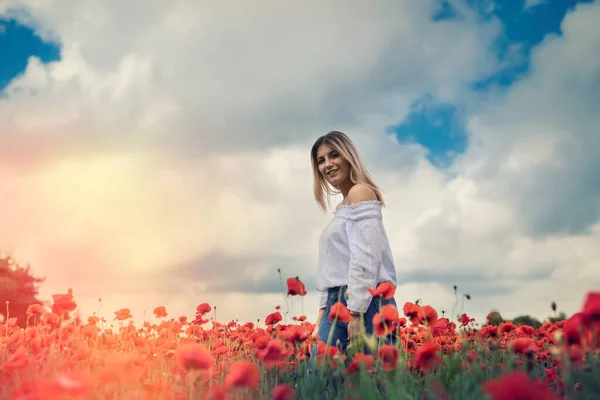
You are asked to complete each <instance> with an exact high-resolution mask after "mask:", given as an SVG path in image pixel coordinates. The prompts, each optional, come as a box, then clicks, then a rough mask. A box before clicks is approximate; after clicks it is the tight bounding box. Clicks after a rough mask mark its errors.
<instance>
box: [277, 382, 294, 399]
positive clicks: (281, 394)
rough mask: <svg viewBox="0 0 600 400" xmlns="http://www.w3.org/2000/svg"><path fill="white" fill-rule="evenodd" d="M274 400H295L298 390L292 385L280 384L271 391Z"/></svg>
mask: <svg viewBox="0 0 600 400" xmlns="http://www.w3.org/2000/svg"><path fill="white" fill-rule="evenodd" d="M271 394H272V395H273V400H293V399H295V398H296V391H295V390H294V388H292V387H291V386H290V385H287V384H285V383H282V384H279V385H277V386H275V387H274V388H273V390H272V391H271Z"/></svg>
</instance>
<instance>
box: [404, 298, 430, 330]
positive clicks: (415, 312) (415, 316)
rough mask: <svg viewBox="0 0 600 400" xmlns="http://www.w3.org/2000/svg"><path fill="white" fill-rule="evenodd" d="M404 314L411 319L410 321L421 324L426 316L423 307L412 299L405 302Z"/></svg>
mask: <svg viewBox="0 0 600 400" xmlns="http://www.w3.org/2000/svg"><path fill="white" fill-rule="evenodd" d="M403 311H404V315H405V316H406V317H407V318H408V319H410V323H411V324H413V325H419V324H421V323H422V322H423V318H424V317H425V315H424V312H423V309H422V308H421V307H420V306H418V305H416V304H413V303H411V302H410V301H407V302H406V303H404V308H403Z"/></svg>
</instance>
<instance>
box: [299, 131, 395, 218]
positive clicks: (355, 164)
mask: <svg viewBox="0 0 600 400" xmlns="http://www.w3.org/2000/svg"><path fill="white" fill-rule="evenodd" d="M321 145H326V146H330V147H331V148H332V149H334V150H335V151H337V152H338V153H339V154H340V155H341V156H342V157H344V158H345V159H346V160H347V161H348V162H349V163H350V181H351V182H352V183H354V184H357V183H362V184H364V185H366V186H369V187H370V188H371V189H373V191H374V192H375V195H376V196H377V199H378V200H379V201H380V202H381V205H382V206H384V205H385V203H384V201H383V196H382V195H381V189H379V187H378V186H377V185H376V184H375V183H374V182H373V179H372V178H371V175H370V174H369V171H368V170H367V167H366V166H365V164H364V163H363V162H362V160H361V158H360V156H359V155H358V151H357V150H356V146H354V143H352V141H351V140H350V138H349V137H348V136H346V134H344V133H342V132H339V131H331V132H329V133H328V134H326V135H323V136H321V137H320V138H318V139H317V140H316V141H315V143H314V144H313V146H312V149H311V151H310V158H311V164H312V170H313V177H314V186H313V191H314V196H315V200H316V201H317V204H318V205H319V207H320V208H321V209H322V210H323V211H324V212H327V207H326V205H325V196H324V194H325V193H327V204H329V206H331V202H330V201H331V197H330V196H332V195H337V194H340V193H341V192H340V191H339V190H334V189H332V187H331V186H330V185H329V183H328V182H327V181H326V180H325V178H323V176H322V175H321V173H320V172H319V164H318V161H317V150H318V149H319V146H321Z"/></svg>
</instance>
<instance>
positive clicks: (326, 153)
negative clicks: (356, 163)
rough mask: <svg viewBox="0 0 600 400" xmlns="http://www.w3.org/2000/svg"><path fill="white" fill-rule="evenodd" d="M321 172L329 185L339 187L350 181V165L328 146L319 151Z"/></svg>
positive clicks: (318, 159)
mask: <svg viewBox="0 0 600 400" xmlns="http://www.w3.org/2000/svg"><path fill="white" fill-rule="evenodd" d="M317 165H318V166H319V172H320V173H321V175H322V176H323V177H324V178H325V180H326V181H327V182H329V184H331V186H333V187H338V186H340V185H341V184H343V183H344V182H346V181H347V180H349V179H350V168H351V167H350V163H349V162H348V161H347V160H346V159H345V158H344V157H342V155H341V154H339V153H338V152H337V151H335V150H334V149H333V148H331V147H329V146H328V145H326V144H322V145H320V146H319V148H318V149H317Z"/></svg>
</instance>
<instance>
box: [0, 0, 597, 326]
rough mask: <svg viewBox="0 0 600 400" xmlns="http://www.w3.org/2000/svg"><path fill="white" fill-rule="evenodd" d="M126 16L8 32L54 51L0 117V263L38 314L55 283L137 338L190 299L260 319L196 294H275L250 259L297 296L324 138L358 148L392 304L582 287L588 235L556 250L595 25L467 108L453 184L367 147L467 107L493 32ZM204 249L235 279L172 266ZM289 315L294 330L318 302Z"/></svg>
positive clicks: (107, 13) (564, 295)
mask: <svg viewBox="0 0 600 400" xmlns="http://www.w3.org/2000/svg"><path fill="white" fill-rule="evenodd" d="M134 4H135V3H134V2H128V3H127V5H126V6H123V4H122V3H121V2H108V1H107V2H105V1H102V2H100V1H99V2H86V3H85V4H84V3H70V2H69V3H65V2H58V1H57V2H51V1H47V2H37V3H27V4H26V6H27V9H28V10H29V12H30V13H31V15H33V19H31V18H29V17H27V16H26V15H25V14H23V15H25V16H23V15H21V16H20V18H22V20H24V21H30V22H31V23H32V24H33V26H35V27H36V28H37V29H38V31H39V32H40V33H41V34H42V35H43V36H44V37H49V38H58V39H59V40H60V42H61V43H62V44H63V51H62V59H61V61H60V62H56V63H52V64H49V65H43V64H40V63H39V61H37V60H36V59H35V58H32V59H31V60H30V62H29V65H28V69H27V71H26V73H25V74H24V76H23V77H22V78H20V79H18V80H15V81H14V82H13V83H12V84H11V86H9V88H8V89H7V94H8V95H9V98H8V99H6V100H2V107H1V108H0V121H1V124H2V128H3V129H2V132H3V136H2V137H1V138H0V166H2V168H0V178H1V180H2V181H3V182H6V184H4V185H3V186H1V187H0V198H3V199H5V204H8V205H9V207H6V208H3V209H2V210H0V219H1V220H2V221H6V223H5V224H4V225H3V226H2V227H0V246H1V247H3V248H6V249H9V250H13V252H14V253H15V256H16V257H17V258H18V259H19V260H23V262H31V264H32V267H33V269H34V271H36V272H38V273H41V274H44V275H48V281H47V283H46V284H45V286H44V287H43V291H42V294H43V295H46V296H48V295H49V294H50V293H52V292H60V291H66V288H67V287H69V286H73V289H74V290H75V294H76V295H77V297H78V299H80V303H81V305H82V308H83V309H84V310H86V311H87V312H88V313H89V312H90V311H89V310H93V309H95V307H96V302H97V298H98V297H102V298H103V302H104V308H103V310H105V312H108V314H110V313H112V311H114V310H116V309H118V308H121V307H130V308H131V309H132V311H133V313H134V315H135V316H136V318H137V319H140V318H141V315H142V313H143V310H144V309H145V310H147V312H151V310H152V309H153V308H154V307H155V306H157V305H165V306H167V309H168V310H170V312H172V313H174V314H183V313H185V314H187V315H188V316H191V314H192V313H193V310H194V309H195V307H196V305H197V304H198V303H200V302H204V301H209V302H211V303H212V304H216V305H217V306H218V309H219V312H218V316H219V319H220V318H223V319H233V318H240V319H243V320H255V319H257V318H261V319H264V316H265V315H266V314H268V313H269V312H271V310H272V307H273V306H274V305H275V304H276V303H283V297H282V296H283V295H274V294H265V295H260V294H249V293H238V292H237V290H238V289H235V290H234V289H232V293H222V292H220V293H215V292H214V290H212V291H211V284H212V283H214V279H215V276H219V275H220V276H225V277H227V279H231V280H232V281H233V280H237V281H241V282H246V281H248V282H249V284H250V281H251V280H252V278H254V279H256V278H257V277H261V278H262V277H268V278H269V279H271V280H273V279H272V278H273V276H274V274H276V271H274V270H269V269H268V268H267V265H266V264H268V263H265V264H262V262H263V261H264V260H274V261H273V263H278V262H287V261H285V260H289V264H287V265H281V266H280V268H282V270H283V273H284V279H285V277H287V276H296V275H299V276H301V277H302V278H303V279H305V280H306V282H307V284H309V285H312V279H313V276H314V271H315V268H316V243H317V239H318V236H319V233H320V230H321V229H322V227H323V226H324V224H326V222H327V220H328V218H329V216H330V215H322V214H321V213H320V212H319V210H318V208H317V206H316V204H315V202H314V200H313V199H312V186H311V185H312V182H311V171H310V164H309V150H310V145H311V144H312V141H313V140H314V139H316V137H317V136H318V135H320V134H322V133H325V132H326V131H327V130H330V129H341V130H343V131H346V132H348V133H349V134H350V135H351V137H352V138H353V139H355V142H356V143H357V145H358V146H359V148H360V149H361V152H362V155H363V156H364V159H365V160H366V162H367V163H368V165H369V166H370V169H371V170H372V172H373V174H374V176H375V177H376V180H377V182H378V183H379V184H380V185H381V186H382V187H383V189H384V193H385V195H386V201H387V203H388V206H387V208H386V209H385V221H386V226H387V229H388V233H389V236H390V240H391V242H392V247H393V250H394V257H395V259H396V261H397V267H398V275H399V279H400V283H401V286H400V288H399V290H398V295H397V300H398V302H399V303H400V304H402V303H403V302H404V301H414V300H416V298H421V299H422V301H424V302H426V303H430V304H431V305H433V306H435V307H436V308H438V309H445V310H446V311H448V310H450V309H451V307H452V304H453V301H454V295H453V293H452V285H453V284H458V285H459V288H460V289H461V290H464V291H467V292H472V293H473V300H472V301H471V302H470V303H469V304H467V309H465V311H466V312H469V313H471V314H473V315H475V316H476V317H478V318H481V317H482V316H485V315H486V314H487V312H488V311H489V310H490V309H491V308H500V309H501V311H503V310H504V309H506V312H507V313H508V314H509V315H511V314H512V315H513V316H514V314H515V313H532V314H535V315H538V316H543V315H544V314H547V311H548V310H549V303H550V301H552V300H556V301H558V303H559V306H561V305H563V304H564V307H565V309H566V310H567V311H569V312H572V311H574V310H575V308H576V307H577V306H578V304H579V303H578V302H579V301H580V299H582V298H583V293H582V292H581V291H582V290H585V289H586V288H587V289H590V288H593V287H598V285H600V282H598V281H597V278H594V276H595V275H593V274H592V273H591V271H593V270H594V268H597V267H598V261H599V260H600V255H599V254H598V251H597V250H596V248H597V247H598V246H595V245H594V244H595V243H597V242H598V239H599V236H600V233H599V232H598V230H597V229H596V230H595V231H591V232H589V233H583V232H582V231H581V229H575V228H581V226H583V225H590V224H591V223H593V222H594V221H597V220H598V211H597V208H596V209H594V204H597V200H596V199H597V197H594V196H596V195H597V194H598V192H597V189H593V188H592V187H591V185H586V184H585V181H584V177H585V176H586V175H585V171H586V168H587V167H588V166H591V165H593V163H594V162H595V161H593V160H594V158H593V154H594V153H593V151H594V150H597V149H598V148H599V147H598V146H597V145H598V142H597V139H594V136H593V135H592V134H591V133H592V130H591V129H590V127H593V126H597V125H594V124H595V123H596V121H597V117H595V115H594V114H593V113H592V110H591V108H590V107H589V106H586V104H592V103H590V101H591V100H594V99H597V95H595V94H594V93H598V92H593V91H592V90H590V89H589V88H590V85H593V84H594V82H596V83H597V82H598V80H597V79H596V78H597V72H595V71H597V70H598V57H596V55H595V53H593V51H591V50H593V49H592V47H591V46H592V43H593V39H594V37H595V36H594V35H596V36H597V35H598V30H597V29H596V28H595V25H594V22H593V21H594V19H593V15H594V13H596V14H597V13H598V10H599V9H600V7H598V4H595V5H593V6H590V7H588V8H587V13H586V12H585V11H586V10H584V9H579V8H578V9H577V10H576V12H575V13H572V14H569V15H568V16H567V21H566V22H565V25H564V31H565V37H564V38H549V39H547V41H546V42H544V43H543V44H541V45H540V47H539V49H538V50H537V51H536V52H534V56H533V59H532V65H533V69H532V72H531V74H530V76H529V77H527V78H525V79H524V80H523V81H522V82H520V83H518V84H517V85H516V86H515V87H514V88H513V89H511V90H509V91H508V93H507V94H506V96H505V97H504V98H499V99H494V100H492V101H491V102H490V103H484V104H482V105H481V107H479V108H478V110H477V115H473V116H472V118H471V119H470V125H469V126H470V130H471V134H472V139H471V145H470V148H469V150H468V151H467V153H466V154H464V155H463V156H461V157H460V158H459V160H458V162H457V164H456V166H455V167H454V169H453V171H451V173H452V174H453V175H452V176H448V175H446V174H445V173H444V172H443V171H440V170H437V169H435V168H434V167H432V166H431V165H430V164H429V163H428V162H427V161H426V160H425V158H424V157H425V152H424V150H423V149H422V148H420V147H419V146H416V145H400V144H398V143H397V141H395V140H392V139H391V138H390V137H389V136H387V135H385V134H384V133H383V132H384V131H385V128H386V127H388V126H389V125H391V124H394V123H397V122H398V121H399V120H401V119H402V118H403V117H404V116H405V115H406V113H407V112H408V111H409V108H410V104H411V103H412V102H413V101H414V100H415V99H417V98H419V97H421V96H422V95H423V94H424V93H431V94H432V95H434V96H435V97H437V98H440V99H441V100H442V101H448V102H453V101H458V99H460V100H461V101H463V100H465V99H467V101H469V99H470V98H469V92H468V91H467V89H466V86H465V85H466V84H467V83H468V82H470V81H472V80H476V79H478V78H480V77H482V76H484V75H486V74H487V73H489V72H491V71H493V69H494V68H496V67H500V66H499V65H497V63H496V61H495V60H494V58H493V56H492V52H491V51H490V50H489V46H490V44H491V43H492V42H493V40H494V39H495V37H496V35H498V34H499V33H500V26H499V24H498V21H494V20H493V21H492V22H490V23H489V24H488V25H483V26H482V25H478V23H477V22H476V20H475V19H474V18H470V19H467V20H466V21H454V22H452V21H450V22H443V23H433V22H432V21H430V20H429V17H430V15H431V13H432V11H433V9H434V2H433V1H427V2H426V1H423V2H418V3H415V2H409V1H405V2H396V1H394V2H385V1H380V2H377V3H376V4H374V5H373V4H371V5H370V6H369V7H368V8H367V7H366V6H363V5H360V4H359V3H355V6H354V7H348V6H347V4H346V3H343V4H342V3H341V2H328V3H327V5H323V4H318V3H317V2H303V3H301V4H300V3H298V4H294V6H293V7H291V6H289V5H286V6H285V7H284V6H282V5H281V4H279V3H277V2H272V1H261V2H259V3H256V2H255V3H253V4H252V6H250V4H248V5H247V6H243V7H240V5H239V3H237V2H236V3H234V2H228V3H227V2H219V3H217V2H203V3H196V2H181V3H178V4H177V5H172V4H167V3H164V2H153V3H152V4H149V3H148V2H143V3H138V4H137V6H136V7H134ZM234 5H235V7H234ZM0 7H2V5H0ZM4 7H6V5H4ZM0 12H1V9H0ZM589 15H591V16H589ZM132 16H135V18H134V17H132ZM584 32H588V33H587V35H584V34H583V33H584ZM590 33H591V34H590ZM573 57H585V59H586V61H587V62H585V63H584V62H582V63H577V64H572V63H568V62H567V60H569V59H571V60H572V59H574V58H573ZM594 79H596V80H594ZM586 88H588V90H587V91H586V90H585V89H586ZM594 96H596V97H594ZM567 139H569V141H566V140H567ZM565 143H570V144H571V147H568V146H566V145H565ZM590 160H591V161H590ZM596 164H597V162H596ZM548 171H551V172H552V174H551V175H548V174H547V172H548ZM529 179H531V180H532V181H531V182H529V181H528V180H529ZM561 181H562V182H572V183H573V182H574V184H572V185H571V186H570V189H571V190H570V191H569V193H568V194H569V196H566V193H563V191H561V190H560V189H557V190H553V191H550V192H548V190H549V189H551V188H552V185H551V183H552V182H561ZM540 185H541V186H540ZM538 188H539V189H540V190H538ZM542 189H543V190H547V191H546V192H540V191H541V190H542ZM583 189H589V192H588V194H591V197H588V198H587V199H586V198H582V197H578V196H581V193H582V191H583ZM594 190H596V191H595V192H594ZM577 199H579V200H578V201H582V206H580V207H563V205H565V204H569V201H575V200H577ZM594 201H596V203H594ZM570 204H571V206H572V205H573V204H575V203H572V202H571V203H570ZM536 210H541V212H543V213H544V214H541V213H538V214H536V212H535V211H536ZM577 210H579V211H581V212H584V211H585V215H584V216H583V217H582V220H581V221H583V222H585V223H582V222H581V221H579V222H578V221H577V219H576V218H573V215H574V214H573V213H576V212H577ZM594 210H596V211H594ZM550 216H552V217H553V218H554V219H555V221H554V223H553V224H550V225H548V226H545V225H544V222H545V221H546V218H550ZM559 216H563V217H559ZM561 218H562V219H561ZM575 223H578V224H579V225H578V226H577V227H575V226H570V228H571V229H567V233H566V234H563V235H553V233H555V232H556V230H557V227H558V228H560V227H569V226H568V225H569V224H575ZM542 233H543V234H542ZM544 235H545V236H544ZM215 252H218V253H219V254H221V255H222V256H223V260H225V261H227V260H231V265H230V266H229V267H228V266H227V265H219V270H218V271H214V270H208V269H204V268H206V267H203V268H202V269H201V268H198V270H197V271H194V269H193V265H194V264H192V266H190V265H189V263H190V260H198V262H200V261H201V260H202V259H203V258H204V259H210V257H212V255H213V254H215ZM240 260H252V265H248V268H246V269H245V270H243V269H240V268H239V265H237V264H235V263H236V262H238V263H239V262H240ZM178 265H187V267H186V268H188V270H187V273H188V275H186V276H185V277H184V278H181V277H178V276H177V271H179V270H178V269H176V267H177V266H178ZM198 265H200V263H199V264H198ZM268 266H269V267H271V265H268ZM189 268H191V269H192V270H191V271H189ZM573 269H577V270H578V271H579V272H578V274H571V273H569V271H572V270H573ZM148 276H150V277H154V280H151V281H148V279H149V278H148ZM144 277H146V278H145V280H144V279H143V278H144ZM156 277H159V278H160V279H158V278H156ZM192 278H193V279H192ZM494 279H496V281H495V282H494V281H493V280H494ZM267 280H268V279H267ZM176 285H181V289H173V288H174V287H176ZM558 288H562V289H564V290H563V291H559V290H557V289H558ZM123 292H126V294H120V293H123ZM531 296H535V297H534V298H531ZM304 301H305V304H304V306H305V312H306V314H307V315H308V316H309V317H310V318H313V319H314V316H315V314H316V304H317V297H316V295H315V294H314V292H313V293H311V294H309V295H308V296H307V297H306V298H305V299H304ZM275 302H276V303H275ZM525 302H527V303H528V304H527V305H524V303H525ZM282 305H283V304H282ZM113 309H114V310H113ZM294 309H295V310H297V309H296V306H295V308H294Z"/></svg>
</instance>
